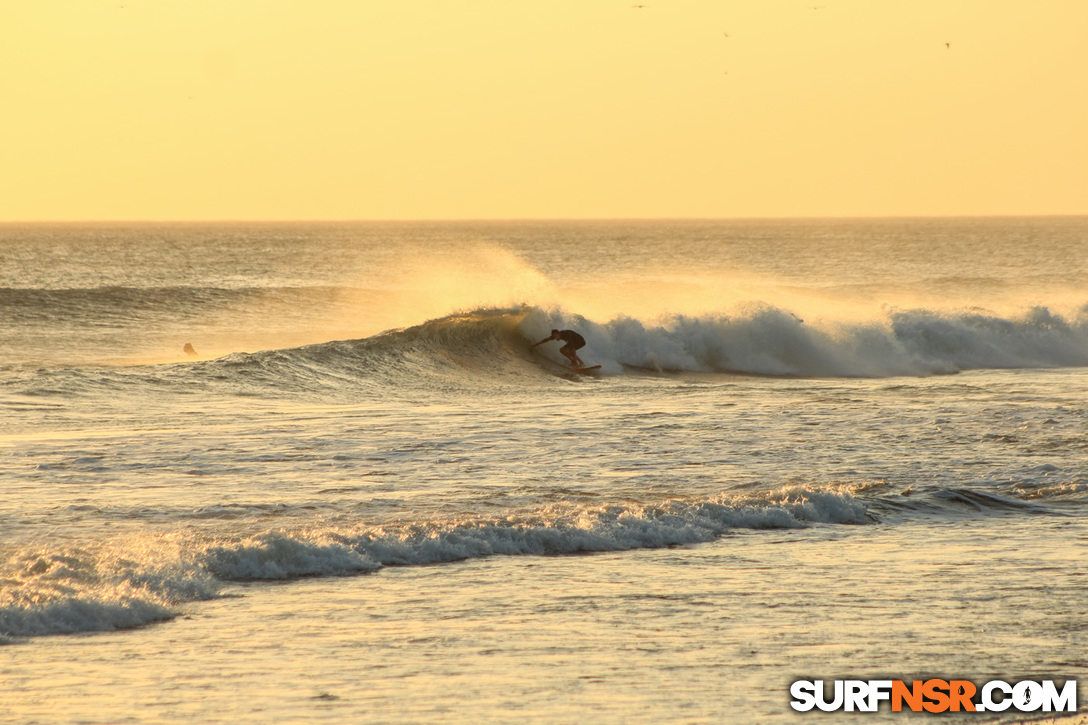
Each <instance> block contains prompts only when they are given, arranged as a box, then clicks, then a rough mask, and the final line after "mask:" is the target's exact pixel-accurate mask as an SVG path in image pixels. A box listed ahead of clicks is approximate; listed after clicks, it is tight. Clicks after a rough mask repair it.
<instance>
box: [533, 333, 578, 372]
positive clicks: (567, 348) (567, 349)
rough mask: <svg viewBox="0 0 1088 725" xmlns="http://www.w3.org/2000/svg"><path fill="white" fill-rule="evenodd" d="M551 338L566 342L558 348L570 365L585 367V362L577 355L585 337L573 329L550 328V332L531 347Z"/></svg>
mask: <svg viewBox="0 0 1088 725" xmlns="http://www.w3.org/2000/svg"><path fill="white" fill-rule="evenodd" d="M551 340H562V341H563V342H565V343H567V344H566V345H564V346H563V347H561V348H559V352H561V353H563V356H564V357H565V358H567V359H568V360H570V364H571V367H576V368H580V367H585V363H584V362H582V358H580V357H578V352H577V351H578V350H581V349H582V348H583V347H585V346H586V339H585V338H584V337H582V336H581V335H579V334H578V333H577V332H575V331H574V330H552V334H551V335H549V336H548V337H545V338H544V339H543V340H541V341H540V342H534V343H533V344H532V346H531V347H536V346H537V345H543V344H544V343H546V342H550V341H551Z"/></svg>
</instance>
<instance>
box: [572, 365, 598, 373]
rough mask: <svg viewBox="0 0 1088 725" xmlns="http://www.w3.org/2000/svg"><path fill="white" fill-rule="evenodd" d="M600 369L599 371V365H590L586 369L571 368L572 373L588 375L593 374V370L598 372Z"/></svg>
mask: <svg viewBox="0 0 1088 725" xmlns="http://www.w3.org/2000/svg"><path fill="white" fill-rule="evenodd" d="M600 369H601V366H600V365H590V366H589V367H588V368H573V370H574V372H576V373H590V372H593V371H594V370H600Z"/></svg>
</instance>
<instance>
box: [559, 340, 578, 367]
mask: <svg viewBox="0 0 1088 725" xmlns="http://www.w3.org/2000/svg"><path fill="white" fill-rule="evenodd" d="M559 352H561V353H563V357H565V358H566V359H568V360H570V364H571V366H572V367H581V366H580V365H579V361H578V354H577V353H575V352H574V348H573V347H571V346H570V345H564V346H563V347H561V348H559Z"/></svg>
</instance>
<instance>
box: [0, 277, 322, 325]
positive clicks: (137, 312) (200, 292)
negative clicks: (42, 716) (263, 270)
mask: <svg viewBox="0 0 1088 725" xmlns="http://www.w3.org/2000/svg"><path fill="white" fill-rule="evenodd" d="M341 292H342V290H341V289H340V288H336V287H267V288H266V287H240V288H227V287H184V286H177V287H172V286H162V287H123V286H109V287H88V288H72V289H44V288H12V287H0V318H2V319H4V320H5V322H6V323H7V324H33V325H36V326H42V325H45V326H48V325H51V324H53V325H63V324H71V323H73V322H76V323H82V324H85V325H90V326H104V325H110V324H114V323H118V322H129V321H139V320H142V319H146V318H148V317H151V318H163V319H169V320H173V321H182V320H188V319H199V318H200V317H201V316H202V315H207V314H208V313H209V312H211V311H218V310H222V309H225V308H235V309H243V308H247V307H260V306H264V305H269V304H277V305H280V306H290V305H305V306H311V307H313V306H318V305H322V304H329V303H330V302H331V301H333V300H335V299H336V297H337V295H339V294H341ZM254 303H258V304H256V305H255V304H254Z"/></svg>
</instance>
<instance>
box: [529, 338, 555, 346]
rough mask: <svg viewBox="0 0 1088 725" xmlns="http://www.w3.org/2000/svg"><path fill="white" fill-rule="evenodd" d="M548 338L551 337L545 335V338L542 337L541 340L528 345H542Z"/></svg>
mask: <svg viewBox="0 0 1088 725" xmlns="http://www.w3.org/2000/svg"><path fill="white" fill-rule="evenodd" d="M550 339H552V338H551V337H550V336H549V337H545V338H544V339H543V340H541V341H540V342H534V343H533V344H532V345H530V346H529V347H536V346H537V345H543V344H544V343H546V342H547V341H548V340H550Z"/></svg>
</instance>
